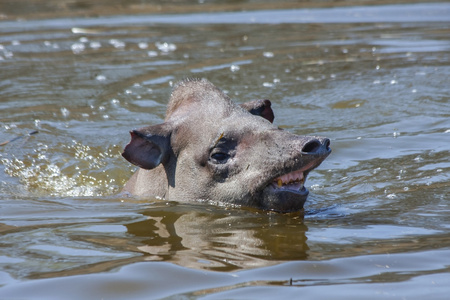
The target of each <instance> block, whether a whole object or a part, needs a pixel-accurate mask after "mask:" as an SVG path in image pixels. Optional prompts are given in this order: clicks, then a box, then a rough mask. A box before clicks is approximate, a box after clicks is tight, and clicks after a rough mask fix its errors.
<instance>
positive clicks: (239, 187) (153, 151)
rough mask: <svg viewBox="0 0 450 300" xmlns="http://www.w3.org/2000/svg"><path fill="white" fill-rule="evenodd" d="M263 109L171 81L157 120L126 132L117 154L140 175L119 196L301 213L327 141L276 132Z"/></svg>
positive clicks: (209, 87)
mask: <svg viewBox="0 0 450 300" xmlns="http://www.w3.org/2000/svg"><path fill="white" fill-rule="evenodd" d="M270 106H271V104H270V101H269V100H257V101H252V102H248V103H245V104H242V105H237V104H235V103H233V102H232V101H231V100H230V99H229V97H228V96H227V95H225V94H224V93H223V92H222V91H220V90H219V89H218V88H216V87H215V86H214V85H213V84H212V83H210V82H208V81H206V80H185V81H182V82H180V83H178V84H177V85H176V87H175V88H174V91H173V92H172V95H171V99H170V101H169V104H168V108H167V113H166V119H165V122H164V123H162V124H158V125H153V126H148V127H143V128H141V129H138V130H133V131H131V141H130V143H129V144H128V145H127V146H126V147H125V150H124V152H123V154H122V155H123V157H125V158H126V159H127V160H128V161H130V162H131V163H133V164H135V165H137V166H139V167H140V169H139V170H138V171H137V172H136V173H135V174H134V175H133V176H132V178H131V179H130V180H129V181H128V182H127V183H126V185H125V187H124V190H123V191H124V192H128V193H130V194H132V195H137V196H156V197H161V198H165V199H170V200H176V201H186V200H213V201H220V202H225V203H232V204H238V205H244V206H250V207H256V208H259V209H264V210H274V211H279V212H291V211H298V210H301V209H302V208H303V204H304V202H305V201H306V198H307V196H308V190H307V189H306V188H305V187H304V182H305V179H306V176H307V175H308V173H309V172H310V171H311V170H312V169H314V168H316V167H317V166H318V165H319V164H320V163H321V162H322V161H323V160H324V159H325V158H326V157H327V156H328V155H329V154H330V152H331V150H330V148H329V144H330V141H329V140H328V139H327V138H323V137H316V136H298V135H295V134H292V133H289V132H287V131H284V130H282V129H279V128H277V127H276V126H274V125H273V124H272V121H273V119H274V115H273V111H272V109H271V107H270Z"/></svg>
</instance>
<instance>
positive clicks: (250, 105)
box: [241, 99, 275, 123]
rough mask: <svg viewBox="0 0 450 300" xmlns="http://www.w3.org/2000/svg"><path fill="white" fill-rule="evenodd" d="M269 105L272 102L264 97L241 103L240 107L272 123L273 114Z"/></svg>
mask: <svg viewBox="0 0 450 300" xmlns="http://www.w3.org/2000/svg"><path fill="white" fill-rule="evenodd" d="M271 105H272V103H270V100H267V99H266V100H254V101H250V102H246V103H242V104H241V107H242V108H244V109H246V110H248V112H249V113H251V114H252V115H255V116H260V117H263V118H264V119H266V120H268V121H269V122H270V123H273V119H275V116H274V114H273V110H272V108H271V107H270V106H271Z"/></svg>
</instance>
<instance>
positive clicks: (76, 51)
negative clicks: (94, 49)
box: [70, 43, 86, 54]
mask: <svg viewBox="0 0 450 300" xmlns="http://www.w3.org/2000/svg"><path fill="white" fill-rule="evenodd" d="M85 48H86V46H85V45H84V44H83V43H75V44H72V46H70V49H72V52H73V53H74V54H79V53H81V52H83V51H84V49H85Z"/></svg>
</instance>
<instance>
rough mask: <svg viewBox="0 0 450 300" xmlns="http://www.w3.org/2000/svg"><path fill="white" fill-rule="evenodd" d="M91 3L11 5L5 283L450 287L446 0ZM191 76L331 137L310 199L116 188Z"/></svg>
mask: <svg viewBox="0 0 450 300" xmlns="http://www.w3.org/2000/svg"><path fill="white" fill-rule="evenodd" d="M55 3H56V2H55ZM83 3H84V5H82V3H77V2H73V1H59V2H58V5H57V6H55V5H53V2H51V1H50V2H48V1H33V5H31V4H30V5H27V4H26V3H25V4H23V5H22V6H20V9H18V7H19V5H18V4H17V3H16V2H14V1H5V2H2V3H1V4H0V12H1V19H2V20H1V21H0V79H1V80H0V91H1V92H0V95H1V97H0V143H2V142H5V141H9V140H12V139H14V138H16V137H20V138H19V139H16V140H14V141H11V142H9V143H6V144H5V145H3V146H0V161H1V163H0V232H1V236H0V245H1V247H0V266H1V269H0V285H1V287H0V298H2V299H4V298H6V299H17V298H21V299H23V298H24V299H61V298H64V299H101V298H104V299H124V298H126V299H147V298H167V299H188V298H189V299H191V298H195V299H197V298H203V299H218V298H221V299H223V298H228V299H235V298H246V299H251V298H254V299H273V298H289V299H292V298H298V297H300V295H301V297H303V298H306V299H308V298H309V299H312V298H314V299H317V298H331V297H333V298H334V299H361V298H362V297H364V299H372V298H378V299H379V298H383V299H423V298H424V297H428V298H430V299H446V297H447V295H448V293H449V292H450V288H449V282H450V235H449V230H450V217H449V215H450V214H449V212H450V207H449V204H450V203H449V196H448V195H449V193H450V189H449V186H450V185H449V177H450V176H449V170H450V163H449V154H450V144H449V140H450V121H449V120H450V118H449V117H450V102H449V95H450V88H449V87H450V84H449V83H450V82H449V78H450V59H449V58H450V56H449V53H450V52H449V51H450V39H449V36H450V25H449V24H450V23H449V20H450V6H449V5H448V3H445V2H442V3H438V2H436V3H426V2H423V3H408V2H407V1H403V2H402V1H397V2H395V3H393V5H384V4H378V5H370V6H369V5H368V6H364V5H366V3H365V2H363V1H345V2H343V3H342V4H343V6H341V7H332V5H333V3H331V2H320V3H318V2H317V3H315V2H314V3H297V2H290V1H278V2H276V3H271V2H265V1H242V2H239V3H235V2H226V1H216V2H214V3H210V2H208V1H204V3H202V2H200V3H195V4H193V3H190V2H189V3H188V1H186V3H184V2H179V3H178V2H177V5H171V4H167V3H166V2H162V1H160V2H157V1H154V2H149V3H142V2H140V1H139V2H137V1H129V2H126V3H125V2H124V3H121V2H120V1H115V2H114V3H113V4H114V5H113V4H111V1H95V2H89V1H84V2H83ZM400 12H401V13H400ZM185 77H205V78H207V79H209V80H210V81H211V82H213V83H215V84H216V85H217V86H219V87H221V88H222V89H223V90H225V91H226V92H227V93H228V94H229V95H230V96H231V97H232V98H233V99H235V100H236V101H237V102H244V101H248V100H252V99H260V98H268V99H271V101H272V103H273V108H274V112H275V123H276V124H277V125H278V126H280V127H283V128H285V129H286V130H290V131H291V132H294V133H297V134H316V135H323V136H327V137H329V138H330V139H331V141H332V142H331V145H332V148H333V153H332V154H331V156H330V157H329V158H328V159H327V160H325V162H324V163H323V164H322V165H321V166H320V167H319V168H318V169H317V170H315V171H313V172H312V173H311V174H310V176H309V178H308V181H307V186H309V189H310V191H311V193H310V196H309V198H308V201H307V204H306V210H305V216H304V218H303V217H302V216H300V215H298V214H288V215H283V214H272V213H266V212H261V211H255V210H249V209H239V208H230V207H221V206H217V205H211V204H206V203H203V204H202V203H179V202H173V201H159V200H157V199H130V198H121V197H119V196H117V193H118V192H119V191H120V189H121V187H122V186H123V184H124V183H125V182H126V180H127V179H128V178H129V177H130V176H131V174H132V173H133V171H134V168H133V167H132V166H131V165H130V164H129V163H127V162H126V161H124V159H122V158H121V156H120V153H121V151H122V149H123V146H124V145H125V144H126V143H127V142H128V140H129V134H128V131H129V130H130V129H132V128H136V127H140V126H143V125H148V124H157V123H159V122H162V120H163V118H164V113H165V104H166V102H167V99H168V97H169V94H170V90H171V85H172V84H173V83H175V82H176V81H177V80H180V79H182V78H185ZM35 130H38V131H39V133H37V134H32V135H29V133H31V132H33V131H35Z"/></svg>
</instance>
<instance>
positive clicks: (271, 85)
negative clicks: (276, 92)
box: [263, 82, 273, 87]
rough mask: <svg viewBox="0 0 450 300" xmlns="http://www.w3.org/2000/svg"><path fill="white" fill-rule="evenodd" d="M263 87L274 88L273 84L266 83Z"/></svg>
mask: <svg viewBox="0 0 450 300" xmlns="http://www.w3.org/2000/svg"><path fill="white" fill-rule="evenodd" d="M263 86H264V87H273V83H271V82H264V83H263Z"/></svg>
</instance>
